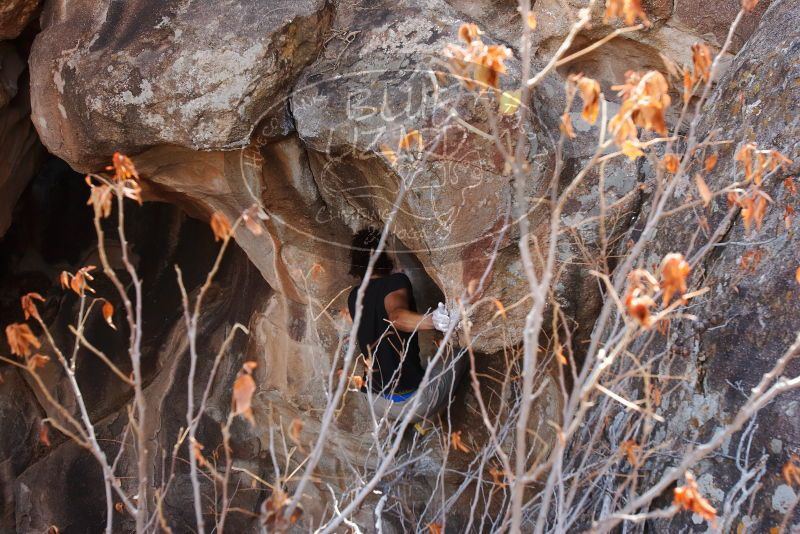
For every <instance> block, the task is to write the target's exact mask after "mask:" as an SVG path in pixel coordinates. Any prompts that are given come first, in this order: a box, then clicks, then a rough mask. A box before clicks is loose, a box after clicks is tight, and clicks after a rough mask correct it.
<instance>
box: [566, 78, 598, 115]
mask: <svg viewBox="0 0 800 534" xmlns="http://www.w3.org/2000/svg"><path fill="white" fill-rule="evenodd" d="M569 81H570V82H572V83H574V84H575V85H576V86H577V87H578V91H580V93H581V100H583V109H582V110H581V117H582V118H583V120H585V121H586V122H588V123H589V124H594V123H595V122H596V121H597V115H598V113H599V112H600V84H599V83H598V82H597V80H593V79H592V78H587V77H586V76H584V75H583V74H571V75H570V76H569Z"/></svg>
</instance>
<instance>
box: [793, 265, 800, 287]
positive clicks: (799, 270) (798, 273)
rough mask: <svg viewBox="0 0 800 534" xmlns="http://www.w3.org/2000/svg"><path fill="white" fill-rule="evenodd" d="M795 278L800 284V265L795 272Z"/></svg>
mask: <svg viewBox="0 0 800 534" xmlns="http://www.w3.org/2000/svg"><path fill="white" fill-rule="evenodd" d="M794 279H795V280H797V283H798V284H800V267H798V268H797V270H796V271H795V272H794Z"/></svg>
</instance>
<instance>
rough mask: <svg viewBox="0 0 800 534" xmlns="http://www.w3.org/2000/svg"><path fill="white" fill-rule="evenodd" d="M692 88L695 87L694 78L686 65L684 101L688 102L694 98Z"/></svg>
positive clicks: (684, 71) (684, 69)
mask: <svg viewBox="0 0 800 534" xmlns="http://www.w3.org/2000/svg"><path fill="white" fill-rule="evenodd" d="M692 89H694V80H693V79H692V74H691V73H690V72H689V69H687V68H686V67H684V68H683V103H684V104H688V103H689V100H691V98H692Z"/></svg>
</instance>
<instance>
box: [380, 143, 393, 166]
mask: <svg viewBox="0 0 800 534" xmlns="http://www.w3.org/2000/svg"><path fill="white" fill-rule="evenodd" d="M381 155H382V156H383V157H384V158H386V159H387V160H388V161H389V164H390V165H391V166H392V167H394V166H395V165H397V154H395V152H394V150H392V149H391V148H389V145H385V144H384V145H381Z"/></svg>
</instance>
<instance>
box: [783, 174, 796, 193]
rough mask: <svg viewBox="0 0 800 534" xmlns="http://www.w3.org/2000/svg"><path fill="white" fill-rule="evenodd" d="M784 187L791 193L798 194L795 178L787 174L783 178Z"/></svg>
mask: <svg viewBox="0 0 800 534" xmlns="http://www.w3.org/2000/svg"><path fill="white" fill-rule="evenodd" d="M783 187H785V188H786V190H787V191H789V192H790V193H791V194H793V195H796V194H797V186H796V185H795V183H794V178H793V177H791V176H787V177H786V178H785V179H784V180H783Z"/></svg>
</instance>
